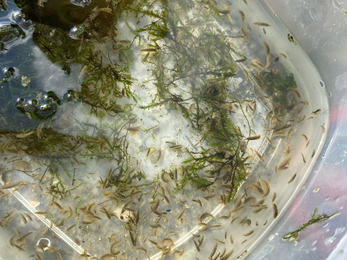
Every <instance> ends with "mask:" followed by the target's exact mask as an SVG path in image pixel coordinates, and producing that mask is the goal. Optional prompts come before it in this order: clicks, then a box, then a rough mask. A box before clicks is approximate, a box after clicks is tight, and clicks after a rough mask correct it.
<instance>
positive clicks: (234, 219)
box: [230, 217, 240, 225]
mask: <svg viewBox="0 0 347 260" xmlns="http://www.w3.org/2000/svg"><path fill="white" fill-rule="evenodd" d="M239 218H240V217H235V218H233V219H232V220H231V222H230V224H231V225H232V224H234V223H235V222H236V220H238V219H239Z"/></svg>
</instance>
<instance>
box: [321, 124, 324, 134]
mask: <svg viewBox="0 0 347 260" xmlns="http://www.w3.org/2000/svg"><path fill="white" fill-rule="evenodd" d="M321 128H322V133H323V134H324V133H325V127H324V126H323V125H321Z"/></svg>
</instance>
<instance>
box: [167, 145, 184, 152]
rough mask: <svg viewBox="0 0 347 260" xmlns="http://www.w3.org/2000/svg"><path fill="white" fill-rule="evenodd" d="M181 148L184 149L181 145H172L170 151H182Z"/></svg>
mask: <svg viewBox="0 0 347 260" xmlns="http://www.w3.org/2000/svg"><path fill="white" fill-rule="evenodd" d="M181 148H182V145H180V144H176V145H171V146H170V147H169V149H170V150H173V151H175V150H179V149H181Z"/></svg>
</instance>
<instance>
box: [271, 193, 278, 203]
mask: <svg viewBox="0 0 347 260" xmlns="http://www.w3.org/2000/svg"><path fill="white" fill-rule="evenodd" d="M276 196H277V193H276V192H275V193H274V195H273V196H272V202H274V201H275V199H276Z"/></svg>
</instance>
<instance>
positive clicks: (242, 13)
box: [239, 10, 246, 23]
mask: <svg viewBox="0 0 347 260" xmlns="http://www.w3.org/2000/svg"><path fill="white" fill-rule="evenodd" d="M239 14H240V17H241V23H243V22H244V21H245V17H246V16H245V13H244V12H242V11H241V10H239Z"/></svg>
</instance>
